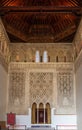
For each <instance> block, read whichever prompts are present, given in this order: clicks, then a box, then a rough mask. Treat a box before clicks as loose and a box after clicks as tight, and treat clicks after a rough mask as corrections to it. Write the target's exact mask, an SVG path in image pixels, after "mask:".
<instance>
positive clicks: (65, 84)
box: [57, 72, 74, 107]
mask: <svg viewBox="0 0 82 130" xmlns="http://www.w3.org/2000/svg"><path fill="white" fill-rule="evenodd" d="M57 84H58V105H59V106H60V107H62V106H70V105H72V104H73V97H72V96H73V95H74V94H73V75H72V73H71V72H59V73H58V75H57ZM59 95H60V96H59Z"/></svg>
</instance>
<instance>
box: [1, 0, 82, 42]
mask: <svg viewBox="0 0 82 130" xmlns="http://www.w3.org/2000/svg"><path fill="white" fill-rule="evenodd" d="M0 16H1V18H2V21H3V24H4V26H5V29H6V31H7V33H8V36H9V39H10V41H11V42H26V43H40V42H41V43H45V42H47V43H54V42H72V40H73V38H74V36H75V33H76V31H77V28H78V25H79V22H80V19H81V16H82V2H81V0H0Z"/></svg>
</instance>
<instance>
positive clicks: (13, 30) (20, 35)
mask: <svg viewBox="0 0 82 130" xmlns="http://www.w3.org/2000/svg"><path fill="white" fill-rule="evenodd" d="M6 31H7V32H9V33H10V34H12V35H13V36H16V37H18V38H19V39H21V40H22V41H25V42H27V41H28V38H27V35H25V34H23V33H22V32H21V31H20V30H17V29H16V28H13V27H12V26H10V25H8V24H7V27H6Z"/></svg>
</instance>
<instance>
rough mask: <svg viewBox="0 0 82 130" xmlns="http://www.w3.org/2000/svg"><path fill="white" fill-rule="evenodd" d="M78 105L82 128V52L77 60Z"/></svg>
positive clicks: (79, 126) (80, 127) (79, 122)
mask: <svg viewBox="0 0 82 130" xmlns="http://www.w3.org/2000/svg"><path fill="white" fill-rule="evenodd" d="M76 66H77V67H76V68H77V70H76V73H75V75H76V106H77V124H78V130H81V129H82V101H81V100H82V53H81V54H80V56H79V57H78V59H77V61H76Z"/></svg>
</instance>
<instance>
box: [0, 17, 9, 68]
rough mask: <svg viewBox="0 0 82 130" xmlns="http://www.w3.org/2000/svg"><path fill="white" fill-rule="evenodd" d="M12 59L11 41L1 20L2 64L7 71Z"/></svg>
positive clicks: (0, 61)
mask: <svg viewBox="0 0 82 130" xmlns="http://www.w3.org/2000/svg"><path fill="white" fill-rule="evenodd" d="M9 58H10V53H9V39H8V37H7V34H6V31H5V28H4V26H3V24H2V21H1V19H0V64H2V66H3V67H4V68H5V69H6V70H7V69H8V63H9V60H10V59H9Z"/></svg>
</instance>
